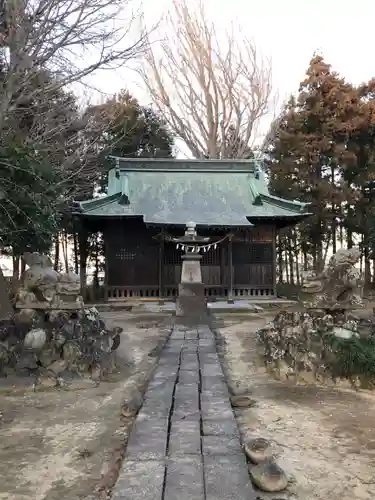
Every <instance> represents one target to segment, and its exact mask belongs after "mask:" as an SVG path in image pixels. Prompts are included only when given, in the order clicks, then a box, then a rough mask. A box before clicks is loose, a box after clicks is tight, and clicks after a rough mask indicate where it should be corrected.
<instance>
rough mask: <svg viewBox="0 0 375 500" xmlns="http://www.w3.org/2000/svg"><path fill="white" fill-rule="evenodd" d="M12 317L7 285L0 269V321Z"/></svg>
mask: <svg viewBox="0 0 375 500" xmlns="http://www.w3.org/2000/svg"><path fill="white" fill-rule="evenodd" d="M12 315H13V308H12V304H11V301H10V297H9V288H8V283H7V282H6V279H5V277H4V274H3V270H2V269H1V267H0V320H4V319H10V318H11V317H12Z"/></svg>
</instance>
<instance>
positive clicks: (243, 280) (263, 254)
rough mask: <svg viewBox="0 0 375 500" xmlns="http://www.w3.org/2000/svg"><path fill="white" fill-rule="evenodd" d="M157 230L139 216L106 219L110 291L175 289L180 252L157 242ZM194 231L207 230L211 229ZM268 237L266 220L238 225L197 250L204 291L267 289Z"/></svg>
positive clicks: (271, 258) (271, 265)
mask: <svg viewBox="0 0 375 500" xmlns="http://www.w3.org/2000/svg"><path fill="white" fill-rule="evenodd" d="M158 232H159V231H158V230H156V229H155V230H151V229H147V228H146V227H145V226H144V224H143V223H142V222H141V221H139V220H134V221H126V222H120V221H112V222H109V223H108V224H107V227H106V230H105V242H106V273H107V286H108V290H109V296H110V297H112V296H113V295H114V296H115V298H120V297H121V298H125V297H131V296H141V297H157V296H159V295H160V294H163V296H166V297H173V296H176V295H177V288H178V283H179V281H180V276H181V255H182V252H181V250H177V249H176V245H175V244H173V243H168V242H164V243H163V244H160V242H159V241H158V240H157V239H155V236H156V235H157V233H158ZM179 234H180V233H179ZM200 234H201V235H209V234H210V235H211V236H212V233H207V234H203V233H202V232H200ZM176 235H177V234H176ZM223 236H225V234H224V233H223V234H219V233H216V234H215V239H220V238H222V237H223ZM274 238H275V230H274V228H273V227H270V226H268V227H267V226H266V227H259V228H254V229H252V230H251V231H238V232H236V233H235V234H234V236H233V239H232V244H230V243H229V241H228V240H225V241H224V242H223V243H221V244H219V245H218V247H217V248H216V249H214V248H212V249H211V250H210V251H208V252H206V253H203V254H202V261H201V265H202V279H203V282H204V284H205V288H206V295H208V296H226V295H228V294H229V292H230V289H231V291H232V293H233V294H234V295H235V296H239V295H241V296H242V295H257V294H258V293H259V294H263V292H264V294H266V295H272V294H273V293H274V273H275V255H274ZM230 247H231V249H230ZM230 250H231V251H232V288H231V273H230ZM121 290H122V291H121ZM119 294H120V296H119Z"/></svg>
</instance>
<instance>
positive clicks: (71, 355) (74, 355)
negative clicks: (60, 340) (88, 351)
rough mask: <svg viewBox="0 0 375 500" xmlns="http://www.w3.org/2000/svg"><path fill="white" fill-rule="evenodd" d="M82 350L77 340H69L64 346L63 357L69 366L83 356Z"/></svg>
mask: <svg viewBox="0 0 375 500" xmlns="http://www.w3.org/2000/svg"><path fill="white" fill-rule="evenodd" d="M81 356H82V352H81V349H80V347H79V345H78V343H77V342H75V341H74V340H68V341H67V342H65V344H64V346H63V357H64V360H65V361H66V362H67V363H68V365H69V366H71V365H74V364H76V363H77V362H78V360H79V359H80V358H81Z"/></svg>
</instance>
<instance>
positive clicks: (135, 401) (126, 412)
mask: <svg viewBox="0 0 375 500" xmlns="http://www.w3.org/2000/svg"><path fill="white" fill-rule="evenodd" d="M142 404H143V397H142V394H141V393H140V392H139V391H137V390H136V391H135V392H134V393H133V394H132V396H131V398H130V399H129V400H128V401H124V402H123V404H122V406H121V415H122V416H123V417H126V418H130V417H133V416H134V415H135V414H136V413H137V412H138V411H139V410H140V408H141V406H142Z"/></svg>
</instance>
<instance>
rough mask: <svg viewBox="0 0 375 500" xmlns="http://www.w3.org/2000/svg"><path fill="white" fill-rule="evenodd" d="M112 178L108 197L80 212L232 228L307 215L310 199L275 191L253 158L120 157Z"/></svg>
mask: <svg viewBox="0 0 375 500" xmlns="http://www.w3.org/2000/svg"><path fill="white" fill-rule="evenodd" d="M108 178H109V180H108V196H105V197H103V198H97V199H94V200H89V201H85V202H81V203H79V207H80V211H79V213H81V214H82V215H85V216H88V217H121V216H123V217H131V216H133V217H134V216H138V217H142V218H143V220H144V222H145V223H149V224H183V225H185V224H186V223H187V222H188V221H194V222H195V223H196V224H198V225H207V226H226V227H231V226H233V227H234V226H235V227H241V226H248V227H249V226H251V225H252V223H251V221H252V220H254V221H255V220H259V219H264V218H266V219H292V220H293V221H296V222H297V221H298V220H299V219H301V218H303V217H305V216H306V215H307V214H306V213H305V207H306V204H305V203H301V202H297V201H288V200H284V199H281V198H277V197H275V196H272V195H270V194H269V192H268V188H267V184H266V180H265V177H264V174H263V172H262V171H261V170H259V169H258V168H257V165H256V164H255V163H254V162H253V161H244V160H239V161H238V160H231V161H220V160H207V161H196V160H188V161H186V160H149V159H147V160H145V159H142V160H139V159H137V160H128V159H124V160H122V159H120V160H119V161H118V162H117V167H116V168H113V169H112V170H111V171H110V173H109V176H108Z"/></svg>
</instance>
